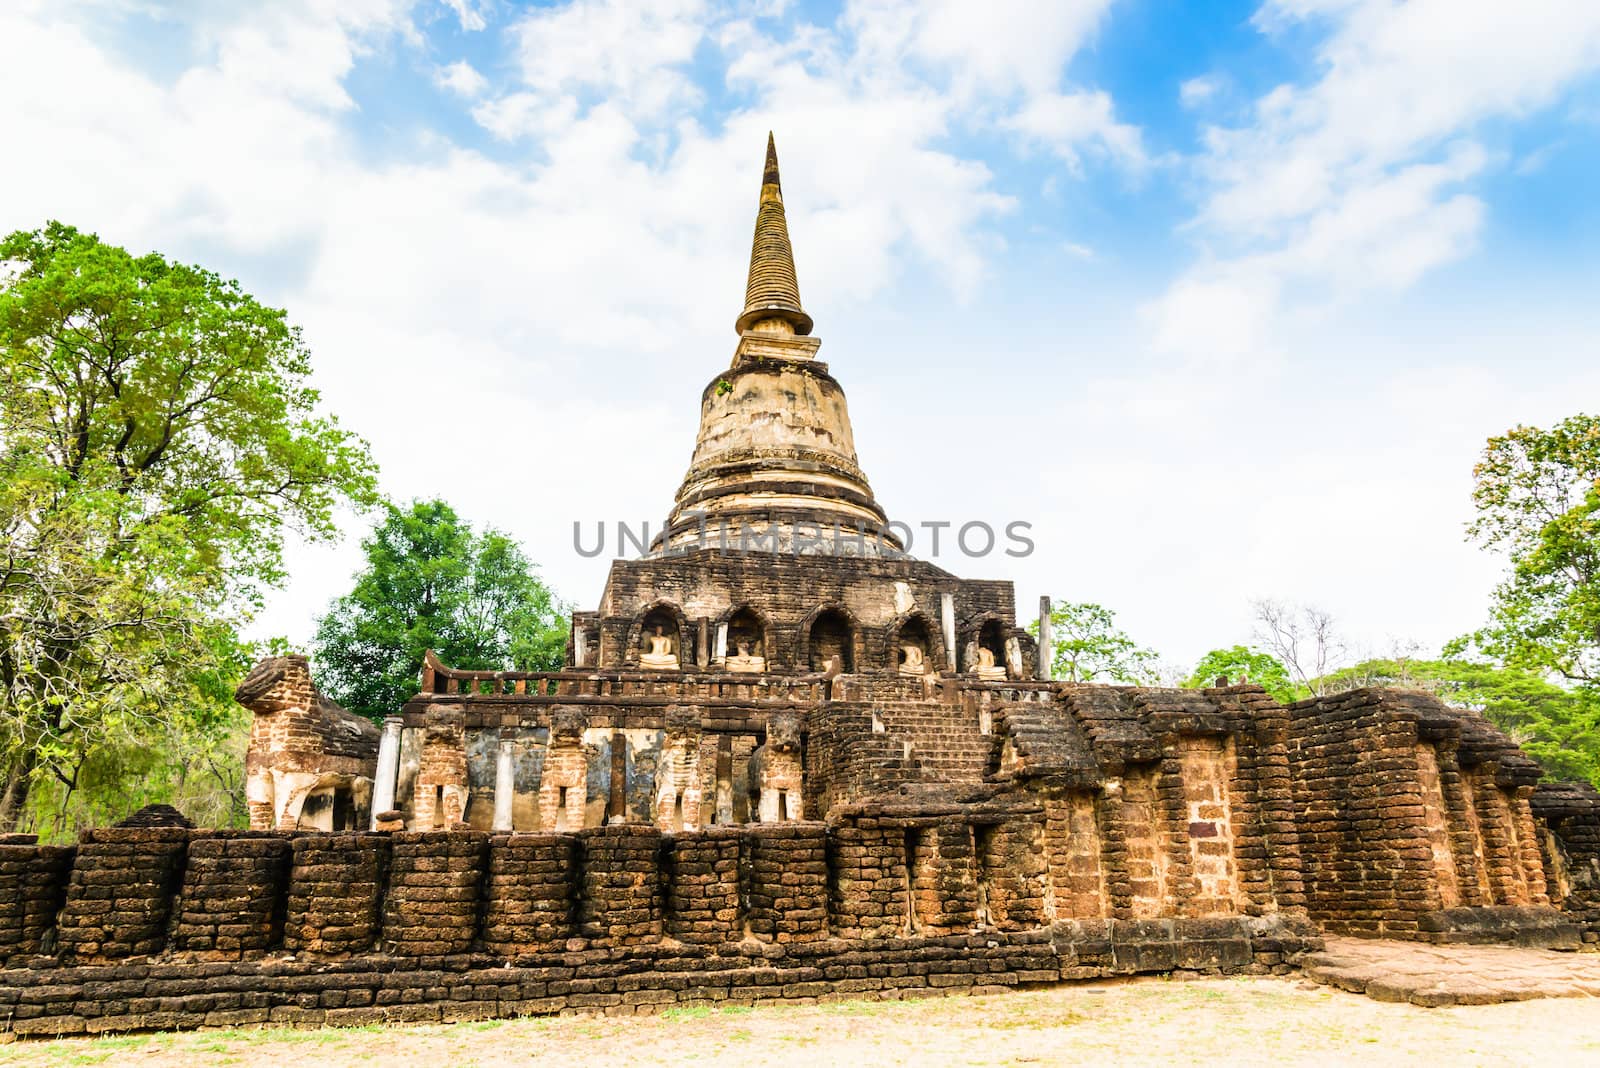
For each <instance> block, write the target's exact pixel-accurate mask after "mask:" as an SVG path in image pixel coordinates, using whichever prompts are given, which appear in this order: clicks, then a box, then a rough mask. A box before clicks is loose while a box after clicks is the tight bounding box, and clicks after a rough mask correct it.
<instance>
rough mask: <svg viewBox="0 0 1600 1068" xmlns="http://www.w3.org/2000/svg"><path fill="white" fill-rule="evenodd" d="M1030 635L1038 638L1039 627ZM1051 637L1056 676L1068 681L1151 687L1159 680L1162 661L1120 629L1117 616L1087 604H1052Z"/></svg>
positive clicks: (1065, 602) (1035, 623) (1107, 610)
mask: <svg viewBox="0 0 1600 1068" xmlns="http://www.w3.org/2000/svg"><path fill="white" fill-rule="evenodd" d="M1028 630H1029V633H1031V634H1033V636H1034V637H1036V638H1037V637H1038V636H1039V624H1038V623H1037V622H1034V623H1031V624H1029V626H1028ZM1050 637H1051V640H1052V642H1053V643H1054V648H1055V652H1054V657H1053V662H1052V666H1053V669H1054V671H1053V677H1054V678H1057V679H1061V680H1064V681H1068V682H1120V683H1123V684H1125V685H1150V684H1153V683H1155V682H1157V681H1158V679H1159V677H1160V658H1159V657H1157V655H1156V654H1155V652H1154V651H1153V650H1151V649H1147V648H1145V647H1143V646H1141V645H1139V644H1138V643H1137V642H1135V641H1134V640H1133V639H1132V638H1130V637H1128V635H1127V634H1125V633H1124V632H1123V631H1122V629H1121V628H1119V627H1118V626H1117V623H1116V614H1115V613H1114V612H1112V611H1111V609H1109V608H1106V607H1104V606H1103V605H1098V604H1092V603H1088V602H1071V601H1061V602H1053V603H1052V606H1051V609H1050Z"/></svg>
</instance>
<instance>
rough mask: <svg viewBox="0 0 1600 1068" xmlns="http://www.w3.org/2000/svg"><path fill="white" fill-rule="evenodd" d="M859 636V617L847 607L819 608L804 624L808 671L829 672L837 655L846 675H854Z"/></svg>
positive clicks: (802, 649)
mask: <svg viewBox="0 0 1600 1068" xmlns="http://www.w3.org/2000/svg"><path fill="white" fill-rule="evenodd" d="M859 633H860V628H859V627H857V626H856V620H855V617H854V616H852V615H851V614H850V610H849V609H848V608H846V607H845V606H844V605H842V604H825V605H819V606H818V607H817V608H814V609H812V611H811V612H810V614H808V615H807V616H806V618H805V619H803V620H801V621H800V641H799V648H800V657H799V659H800V662H801V663H802V664H803V665H805V667H806V669H807V670H809V671H812V672H818V673H820V672H823V671H826V670H828V662H829V661H830V660H831V659H833V658H834V657H835V656H837V657H838V658H839V659H840V661H841V662H842V665H843V671H844V674H846V675H849V674H853V673H854V672H855V670H856V661H857V656H856V652H857V650H856V641H857V635H858V634H859Z"/></svg>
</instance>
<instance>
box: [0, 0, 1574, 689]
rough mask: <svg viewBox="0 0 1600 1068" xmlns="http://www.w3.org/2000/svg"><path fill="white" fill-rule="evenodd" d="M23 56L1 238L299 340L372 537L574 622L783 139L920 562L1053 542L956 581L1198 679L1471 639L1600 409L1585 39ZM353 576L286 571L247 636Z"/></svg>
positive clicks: (800, 214)
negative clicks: (1342, 642) (1480, 527)
mask: <svg viewBox="0 0 1600 1068" xmlns="http://www.w3.org/2000/svg"><path fill="white" fill-rule="evenodd" d="M0 42H3V45H0V47H3V48H4V50H5V62H4V63H0V94H3V95H0V99H4V100H6V101H7V102H8V105H7V107H6V108H5V109H4V111H3V112H0V135H3V137H4V143H5V144H6V145H7V146H8V148H9V149H10V150H11V151H10V152H9V153H8V154H9V155H10V156H11V159H12V160H13V162H12V163H11V164H9V165H8V166H5V167H3V168H0V226H4V227H5V228H6V229H7V230H10V229H13V228H19V227H33V226H37V225H39V224H40V223H42V222H43V221H44V220H45V219H48V218H61V219H64V220H67V221H71V222H73V223H75V224H76V225H79V226H81V227H85V228H90V229H94V230H96V231H98V232H99V233H101V234H102V236H104V237H106V238H107V239H109V240H112V241H116V242H118V243H121V244H124V245H127V246H129V247H131V248H135V249H139V250H143V249H151V248H154V249H159V250H161V251H163V252H165V253H167V254H168V255H172V256H176V257H180V258H183V259H189V260H194V261H198V262H202V263H205V264H206V265H208V266H211V267H214V268H216V269H218V270H221V271H223V272H225V273H228V274H231V275H235V276H237V277H238V278H239V279H240V280H241V281H242V282H243V283H244V284H245V286H246V287H247V288H248V289H250V290H251V291H252V292H254V293H256V294H257V295H258V296H260V297H262V298H263V299H266V300H269V301H271V302H273V303H276V304H279V305H282V306H284V307H287V308H288V309H289V311H290V313H291V316H292V317H293V318H294V319H295V320H296V321H298V322H300V323H302V324H303V325H304V327H305V330H306V334H307V337H308V340H309V341H310V342H311V344H312V347H313V352H314V357H315V362H316V367H317V376H318V377H317V381H318V384H319V386H321V388H322V389H323V392H324V395H325V398H326V400H327V403H328V406H329V407H330V408H331V409H333V410H334V411H336V412H337V413H338V414H339V415H340V417H341V418H342V419H343V420H344V421H345V422H346V423H348V424H349V425H351V426H352V427H354V428H355V429H356V430H358V431H359V432H360V433H362V434H363V435H364V436H366V437H367V438H368V440H369V441H371V442H372V445H373V450H374V453H375V455H376V456H377V458H378V460H379V462H380V463H381V464H382V466H383V471H384V480H385V487H386V489H387V490H388V491H389V492H390V493H391V494H393V495H395V496H396V497H399V498H408V497H412V496H434V495H439V496H443V497H445V498H446V499H448V500H450V501H451V502H452V503H453V504H455V505H456V507H457V508H458V509H459V510H461V511H462V512H463V513H465V514H466V515H468V516H469V517H470V518H472V519H474V520H476V521H479V522H492V523H494V524H496V525H498V526H500V527H502V528H504V529H506V530H508V531H509V532H511V533H512V534H514V535H516V536H517V537H519V538H520V539H522V540H523V541H524V543H525V544H526V545H527V546H528V547H529V550H530V552H531V553H532V554H533V555H534V556H535V558H536V559H538V560H539V561H540V563H541V565H542V567H543V569H544V571H545V573H546V575H547V576H548V577H549V578H550V579H551V580H552V582H553V583H554V584H555V585H556V586H557V588H558V590H559V591H560V592H561V593H562V594H563V595H565V596H566V597H568V598H570V599H572V600H573V601H575V602H577V603H578V604H579V605H581V606H590V605H592V604H593V602H594V600H595V599H596V598H597V597H598V594H599V590H600V586H601V583H602V582H603V579H604V568H605V565H604V562H603V561H591V560H585V559H583V558H581V557H579V556H578V555H577V554H576V553H574V552H573V551H572V546H571V527H572V523H573V522H574V521H575V520H576V521H583V522H589V523H592V522H593V521H595V520H597V519H609V520H613V521H615V520H619V519H626V520H630V521H634V522H643V521H645V520H653V521H655V522H659V520H660V518H661V517H662V516H664V514H665V512H666V510H667V508H668V506H669V505H670V499H671V494H672V491H673V489H674V488H675V486H676V485H677V482H678V479H679V478H680V477H681V475H682V472H683V469H684V466H685V465H686V463H687V460H688V456H689V451H690V447H691V445H692V441H693V433H694V423H695V418H696V415H697V400H698V395H699V391H700V388H701V387H702V386H703V385H704V383H705V382H706V381H707V380H708V379H709V378H710V377H711V376H712V375H713V374H715V373H716V372H717V371H718V369H720V368H721V367H723V366H725V365H726V362H727V360H728V358H729V357H730V356H731V352H732V346H733V343H734V340H735V338H734V336H733V332H732V329H731V325H732V320H733V318H734V316H735V314H736V313H737V311H738V309H739V302H740V297H741V294H742V284H743V270H744V266H745V260H744V257H745V256H746V254H747V249H748V239H749V227H750V224H751V219H752V217H753V212H754V207H755V195H756V190H757V186H758V182H759V170H760V162H761V152H762V149H763V146H764V141H765V134H766V131H767V130H768V129H773V130H775V132H776V135H777V141H778V149H779V155H780V159H781V161H782V165H783V174H784V189H785V196H786V201H787V204H788V209H789V216H790V228H791V233H792V235H793V238H794V243H795V247H796V255H797V261H798V269H799V275H800V281H801V288H802V294H803V295H804V298H805V303H806V305H807V308H808V310H809V311H810V312H811V314H812V315H813V316H814V317H815V319H816V322H817V330H816V332H817V334H818V335H819V336H820V337H821V338H822V339H823V348H822V352H821V358H822V359H824V360H827V361H828V362H829V363H830V364H831V366H832V368H833V370H834V373H835V374H836V376H837V377H838V378H839V379H840V380H841V382H842V383H843V385H844V386H845V388H846V390H847V391H848V393H849V395H850V399H851V405H852V412H853V415H854V419H855V424H856V436H857V446H858V450H859V453H860V458H861V461H862V464H863V466H864V468H865V470H866V471H867V473H868V476H869V477H870V478H871V480H872V483H873V485H874V488H875V489H876V490H877V492H878V495H879V497H880V499H881V500H882V502H883V503H884V504H885V506H886V507H887V508H888V509H889V511H890V513H891V515H892V516H894V517H896V518H900V519H903V520H905V521H908V522H911V523H913V524H915V523H918V522H921V521H923V520H935V519H938V520H952V521H955V522H958V523H959V522H962V521H966V520H970V519H980V520H984V521H987V522H991V523H993V524H994V525H996V526H1000V525H1003V524H1004V523H1005V522H1009V521H1012V520H1015V519H1021V520H1026V521H1028V522H1031V523H1032V524H1033V525H1034V528H1035V531H1036V536H1037V537H1036V540H1037V542H1038V551H1037V552H1036V553H1035V554H1034V555H1033V556H1031V557H1029V558H1027V559H1025V560H1010V559H1005V558H989V559H981V560H967V559H963V558H961V557H960V556H955V557H950V556H943V557H941V558H940V559H939V561H938V562H939V563H941V564H942V565H944V566H946V567H948V568H950V569H951V570H954V571H957V572H959V573H962V574H967V575H972V576H975V577H1000V578H1010V579H1013V580H1015V581H1016V582H1017V585H1018V593H1019V603H1020V604H1023V605H1027V604H1029V603H1031V602H1032V601H1033V599H1034V598H1036V597H1037V595H1038V594H1040V593H1050V594H1053V595H1055V596H1056V597H1060V598H1069V599H1074V600H1095V601H1100V602H1103V603H1105V604H1107V605H1109V606H1111V607H1112V608H1114V609H1116V610H1117V611H1118V613H1119V615H1120V618H1121V620H1122V622H1123V623H1124V625H1125V626H1126V627H1127V628H1128V629H1129V630H1130V631H1131V632H1132V633H1133V634H1134V636H1135V637H1136V638H1138V639H1140V640H1141V641H1143V642H1145V643H1148V644H1151V645H1154V646H1155V647H1157V648H1158V650H1159V651H1160V652H1161V653H1162V654H1163V655H1164V656H1165V657H1166V658H1167V659H1168V660H1169V661H1170V662H1171V663H1172V664H1173V665H1174V666H1175V667H1182V666H1184V665H1185V664H1187V663H1190V662H1192V661H1193V660H1194V659H1195V658H1197V657H1198V656H1199V655H1200V654H1201V653H1203V652H1204V651H1205V650H1206V649H1208V648H1211V647H1213V646H1217V645H1225V644H1232V643H1234V642H1240V641H1248V640H1250V637H1251V609H1250V602H1251V600H1252V599H1254V598H1261V597H1271V598H1277V599H1282V600H1286V601H1293V602H1302V603H1310V604H1316V605H1319V606H1322V607H1324V608H1326V609H1327V610H1329V611H1331V612H1332V613H1333V614H1334V616H1335V617H1336V618H1337V619H1338V621H1339V622H1340V625H1341V627H1342V629H1343V631H1344V632H1345V635H1346V638H1347V640H1348V645H1349V647H1350V650H1351V652H1352V655H1356V654H1359V653H1366V652H1372V653H1377V652H1387V651H1389V650H1390V649H1392V648H1394V647H1397V646H1399V647H1409V646H1410V645H1411V644H1413V643H1414V644H1415V645H1416V646H1418V647H1420V648H1422V649H1424V650H1430V649H1432V648H1435V647H1437V645H1438V644H1439V643H1441V642H1442V641H1444V640H1446V639H1448V638H1449V637H1451V636H1453V635H1455V634H1458V633H1461V632H1462V631H1465V630H1468V629H1470V628H1471V627H1472V626H1474V625H1475V624H1476V623H1477V622H1478V621H1479V620H1480V618H1481V616H1482V612H1483V608H1484V605H1485V603H1486V598H1487V593H1488V591H1489V589H1490V588H1491V587H1492V585H1493V583H1494V581H1495V578H1496V576H1497V574H1498V572H1499V568H1500V566H1501V565H1500V562H1499V561H1497V560H1495V559H1494V558H1492V557H1490V556H1487V555H1485V554H1484V553H1482V552H1481V551H1479V550H1478V549H1476V548H1475V547H1473V546H1470V545H1468V544H1466V543H1465V542H1464V540H1463V526H1464V523H1465V521H1466V520H1467V518H1468V516H1469V510H1470V500H1469V494H1470V487H1471V483H1470V473H1471V467H1472V463H1473V460H1474V457H1475V455H1476V453H1477V451H1478V450H1479V449H1480V448H1481V446H1482V443H1483V440H1484V439H1485V438H1486V437H1487V436H1488V435H1490V434H1494V433H1498V432H1501V431H1503V430H1505V429H1506V428H1507V427H1509V426H1511V425H1514V424H1516V423H1519V422H1528V423H1540V422H1551V421H1554V420H1555V419H1559V418H1561V417H1563V416H1565V415H1567V414H1571V413H1573V412H1576V411H1580V410H1584V409H1585V408H1589V409H1590V410H1592V407H1593V400H1592V399H1593V398H1594V397H1595V396H1596V389H1597V387H1600V371H1597V369H1596V368H1597V366H1600V361H1597V360H1596V358H1595V357H1596V352H1597V345H1596V342H1597V340H1600V316H1597V314H1596V311H1595V307H1596V301H1595V298H1594V293H1595V292H1596V288H1597V283H1600V257H1597V256H1596V255H1595V252H1594V250H1595V248H1596V247H1597V243H1600V202H1597V198H1595V197H1594V196H1593V195H1592V186H1593V178H1592V176H1593V175H1594V174H1595V173H1596V172H1597V169H1600V137H1597V136H1596V135H1597V133H1600V74H1597V72H1600V5H1595V4H1591V3H1587V2H1582V0H1567V2H1562V0H1528V2H1523V3H1519V4H1516V5H1510V4H1505V3H1502V2H1498V0H1412V2H1410V3H1394V2H1389V0H1256V2H1248V3H1244V2H1240V3H1235V2H1220V0H1219V2H1215V3H1205V4H1179V3H1170V2H1161V3H1158V2H1155V0H1061V2H1058V3H1053V4H1036V3H1024V2H1000V0H994V2H990V3H985V4H961V3H953V2H934V0H929V2H925V3H912V2H910V0H870V2H854V0H850V2H842V3H834V4H815V5H806V4H792V3H791V4H785V3H781V2H768V3H763V4H757V5H726V4H718V3H712V2H709V0H661V2H659V3H651V4H634V3H626V2H620V0H618V2H610V0H575V2H572V3H564V4H552V5H522V4H512V3H509V2H495V0H448V2H443V0H415V2H408V0H344V2H340V3H321V2H316V0H292V2H291V0H285V2H282V3H275V4H270V5H258V4H245V3H208V4H204V5H199V4H178V3H174V4H155V3H143V2H140V0H84V2H75V3H74V2H52V3H43V2H34V0H21V2H20V3H12V4H8V5H6V6H5V9H4V10H3V11H0ZM19 160H20V161H23V163H22V165H18V164H17V162H15V161H19ZM363 527H364V522H363V520H361V519H360V518H359V517H351V518H350V522H349V529H350V531H351V532H352V534H353V535H356V534H359V532H360V531H361V530H362V529H363ZM357 558H358V553H357V550H356V548H355V544H354V538H353V537H352V538H350V539H347V540H346V542H345V543H344V544H342V545H340V546H333V547H329V546H296V548H295V550H294V554H293V562H294V565H295V570H296V577H295V579H294V580H293V581H292V582H291V583H290V584H289V586H288V587H287V588H286V589H285V590H284V591H282V593H281V594H279V595H278V596H276V597H275V598H273V599H272V601H271V602H270V603H269V604H268V606H267V608H266V611H265V612H264V613H263V614H262V617H261V618H260V619H259V620H258V621H257V623H256V627H257V629H258V630H259V632H261V633H284V634H288V635H289V636H290V637H291V638H294V639H295V640H303V639H304V638H305V637H306V636H308V635H309V633H310V631H311V629H312V626H313V620H314V617H315V615H316V613H317V612H318V611H319V610H320V609H321V608H322V606H323V605H324V604H325V602H326V600H327V598H328V596H330V594H331V593H333V592H336V591H337V590H339V589H340V588H341V587H343V586H344V585H345V583H346V582H347V581H348V576H349V574H350V571H351V569H352V568H353V567H354V566H356V564H357V562H358V559H357Z"/></svg>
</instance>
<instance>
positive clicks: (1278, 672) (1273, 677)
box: [1183, 645, 1301, 704]
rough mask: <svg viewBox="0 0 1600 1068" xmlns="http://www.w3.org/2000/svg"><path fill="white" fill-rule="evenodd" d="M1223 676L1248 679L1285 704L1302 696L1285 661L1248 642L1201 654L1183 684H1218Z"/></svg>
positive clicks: (1200, 686) (1232, 678)
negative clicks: (1247, 643)
mask: <svg viewBox="0 0 1600 1068" xmlns="http://www.w3.org/2000/svg"><path fill="white" fill-rule="evenodd" d="M1221 677H1226V678H1228V679H1230V680H1232V681H1234V682H1237V681H1239V679H1240V678H1245V679H1248V680H1249V681H1250V682H1253V683H1256V684H1257V685H1259V686H1261V687H1262V688H1263V689H1265V690H1266V691H1267V692H1268V693H1270V694H1271V695H1272V696H1273V697H1275V698H1277V699H1278V700H1279V701H1280V702H1282V703H1284V704H1288V703H1289V702H1290V701H1293V700H1296V699H1297V698H1298V697H1300V696H1301V694H1300V693H1299V691H1298V690H1297V688H1296V687H1295V684H1294V682H1292V681H1291V680H1290V678H1289V669H1288V668H1286V667H1284V666H1283V663H1282V661H1280V660H1279V659H1278V658H1277V657H1275V656H1273V655H1272V654H1271V653H1263V652H1260V651H1258V650H1256V649H1252V648H1250V647H1249V646H1247V645H1234V646H1230V647H1228V648H1226V649H1213V650H1211V651H1210V652H1209V653H1207V654H1206V655H1205V656H1202V657H1201V658H1200V662H1199V663H1198V664H1196V665H1195V667H1194V671H1193V672H1192V673H1190V675H1189V677H1188V678H1187V679H1185V680H1184V683H1183V684H1184V685H1185V686H1190V687H1195V688H1202V687H1206V686H1215V685H1216V684H1217V679H1218V678H1221Z"/></svg>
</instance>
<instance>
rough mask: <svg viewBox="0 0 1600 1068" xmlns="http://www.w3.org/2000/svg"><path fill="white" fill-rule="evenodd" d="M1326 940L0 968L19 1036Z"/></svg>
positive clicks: (1206, 924)
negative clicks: (508, 963) (509, 961)
mask: <svg viewBox="0 0 1600 1068" xmlns="http://www.w3.org/2000/svg"><path fill="white" fill-rule="evenodd" d="M1318 946H1320V940H1319V939H1318V938H1317V937H1316V934H1315V932H1314V930H1312V929H1311V928H1310V927H1309V926H1307V925H1305V924H1304V923H1303V922H1300V923H1296V922H1293V921H1284V920H1279V919H1260V920H1258V919H1250V918H1240V917H1235V918H1230V919H1226V920H1165V921H1154V922H1146V923H1133V922H1129V921H1118V920H1090V921H1073V922H1071V923H1063V924H1058V925H1056V926H1054V927H1050V928H1045V929H1041V930H1037V931H1029V932H1021V933H1014V934H1009V933H1003V932H988V933H984V934H979V935H952V936H945V937H938V938H913V939H904V940H900V939H897V940H894V941H891V942H885V943H879V944H874V945H873V946H871V947H867V946H863V945H862V944H860V943H851V942H844V941H838V940H827V941H821V942H810V943H800V944H791V945H787V946H781V947H761V946H741V945H739V944H725V945H723V946H718V947H710V946H696V945H685V944H661V945H652V946H633V947H628V948H616V949H586V950H574V951H569V952H555V953H547V954H543V955H539V956H530V957H524V958H520V959H519V960H517V961H516V962H515V963H514V964H513V965H512V966H506V962H505V961H504V959H503V958H499V957H492V956H485V955H482V954H456V955H446V956H437V957H425V958H405V957H395V956H391V955H369V956H356V957H351V958H348V959H345V960H340V961H333V962H330V961H326V960H293V961H290V960H272V961H247V962H219V963H213V964H195V963H192V962H188V961H173V962H158V963H149V962H145V963H125V964H117V965H109V966H82V967H77V968H49V967H33V968H25V969H13V970H9V971H0V1019H3V1020H4V1021H5V1027H6V1029H7V1030H9V1031H10V1032H11V1033H13V1034H16V1035H20V1036H35V1037H56V1036H64V1035H87V1034H101V1033H107V1032H117V1031H141V1030H142V1031H148V1030H180V1029H190V1028H197V1027H240V1026H250V1025H257V1024H272V1025H277V1026H297V1027H308V1026H320V1025H345V1026H351V1025H357V1024H370V1023H382V1022H440V1021H455V1020H475V1019H488V1018H493V1017H509V1016H524V1015H549V1014H555V1013H560V1012H567V1011H583V1012H596V1013H607V1014H612V1015H621V1014H626V1015H632V1014H634V1013H653V1012H658V1011H660V1010H661V1009H663V1008H670V1007H673V1006H700V1005H750V1004H755V1003H761V1002H789V1003H801V1004H806V1003H812V1002H815V1001H818V1000H821V999H825V998H835V997H848V998H853V999H861V998H869V999H870V998H898V997H902V996H905V995H906V994H908V993H915V994H931V993H941V992H951V993H968V992H996V991H1001V990H1006V989H1010V988H1014V987H1016V986H1019V985H1023V984H1035V983H1054V982H1060V981H1064V980H1079V979H1088V978H1095V977H1101V976H1116V975H1132V974H1136V973H1140V972H1153V971H1170V970H1172V969H1174V968H1183V969H1190V970H1194V971H1198V972H1210V973H1236V972H1256V973H1266V972H1272V971H1277V972H1284V971H1287V970H1288V969H1289V967H1290V965H1289V964H1288V963H1287V958H1288V957H1289V956H1291V955H1293V954H1295V953H1298V952H1301V951H1304V950H1306V949H1313V948H1317V947H1318Z"/></svg>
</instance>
